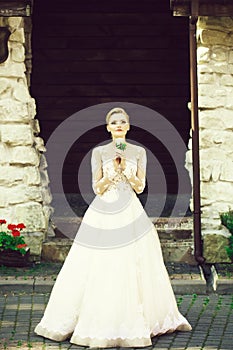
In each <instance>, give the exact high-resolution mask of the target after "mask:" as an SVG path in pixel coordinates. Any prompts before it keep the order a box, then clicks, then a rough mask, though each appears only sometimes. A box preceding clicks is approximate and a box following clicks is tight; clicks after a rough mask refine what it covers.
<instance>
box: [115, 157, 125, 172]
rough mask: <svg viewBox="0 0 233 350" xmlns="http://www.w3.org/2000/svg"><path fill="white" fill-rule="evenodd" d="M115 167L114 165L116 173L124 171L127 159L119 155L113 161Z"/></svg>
mask: <svg viewBox="0 0 233 350" xmlns="http://www.w3.org/2000/svg"><path fill="white" fill-rule="evenodd" d="M113 165H114V170H115V171H117V172H122V171H124V170H125V168H126V162H125V158H124V157H122V156H121V155H118V154H117V155H116V157H115V158H114V159H113Z"/></svg>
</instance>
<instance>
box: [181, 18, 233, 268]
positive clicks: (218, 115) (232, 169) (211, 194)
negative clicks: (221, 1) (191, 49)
mask: <svg viewBox="0 0 233 350" xmlns="http://www.w3.org/2000/svg"><path fill="white" fill-rule="evenodd" d="M197 45H198V48H197V57H198V62H197V68H198V99H199V132H200V175H201V183H200V187H201V210H202V234H203V243H204V252H203V255H204V257H205V258H206V261H207V262H210V263H217V262H230V259H229V258H228V256H227V254H226V249H225V246H227V245H228V237H229V236H230V233H229V231H228V230H227V229H226V228H225V227H224V226H222V225H221V220H220V214H221V213H222V212H226V211H228V210H232V209H233V201H232V198H233V19H232V18H230V17H224V18H221V17H200V18H199V20H198V25H197ZM191 148H192V143H191V139H190V142H189V150H188V151H187V154H186V168H187V169H188V170H189V173H190V177H191V181H192V152H191ZM192 209H193V208H192Z"/></svg>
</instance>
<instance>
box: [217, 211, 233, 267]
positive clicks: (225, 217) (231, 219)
mask: <svg viewBox="0 0 233 350" xmlns="http://www.w3.org/2000/svg"><path fill="white" fill-rule="evenodd" d="M220 218H221V222H222V224H223V225H224V226H226V228H227V229H228V230H229V231H230V233H231V236H230V237H229V243H228V246H227V247H226V252H227V255H228V256H229V258H230V259H231V260H232V261H233V210H229V211H228V212H226V213H222V214H220Z"/></svg>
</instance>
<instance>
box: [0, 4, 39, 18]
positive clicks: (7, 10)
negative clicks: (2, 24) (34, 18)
mask: <svg viewBox="0 0 233 350" xmlns="http://www.w3.org/2000/svg"><path fill="white" fill-rule="evenodd" d="M32 1H33V0H20V1H10V0H1V1H0V17H15V16H16V17H18V16H19V17H28V16H31V14H32Z"/></svg>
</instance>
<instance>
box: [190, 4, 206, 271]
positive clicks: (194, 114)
mask: <svg viewBox="0 0 233 350" xmlns="http://www.w3.org/2000/svg"><path fill="white" fill-rule="evenodd" d="M198 9H199V0H192V1H191V16H190V18H189V44H190V90H191V125H192V158H193V207H194V220H193V224H194V256H195V259H196V261H197V262H198V263H199V264H200V265H203V264H204V262H205V258H204V257H203V247H202V236H201V209H200V207H201V204H200V202H201V201H200V158H199V123H198V88H197V41H196V23H197V20H198Z"/></svg>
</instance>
